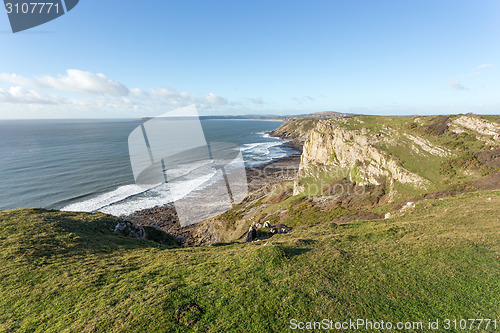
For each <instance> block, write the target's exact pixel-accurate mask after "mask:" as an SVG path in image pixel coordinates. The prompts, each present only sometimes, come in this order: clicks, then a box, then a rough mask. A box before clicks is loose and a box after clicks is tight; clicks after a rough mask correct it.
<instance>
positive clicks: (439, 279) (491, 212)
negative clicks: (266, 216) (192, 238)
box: [0, 191, 500, 332]
mask: <svg viewBox="0 0 500 333" xmlns="http://www.w3.org/2000/svg"><path fill="white" fill-rule="evenodd" d="M499 207H500V192H498V191H494V192H482V193H467V194H462V195H458V196H456V197H447V198H444V199H439V200H425V201H419V202H417V205H416V207H415V208H413V209H412V210H409V211H406V212H405V213H396V214H394V215H393V217H392V218H390V219H387V220H376V221H356V222H352V223H349V224H340V225H339V224H337V223H333V222H326V223H323V224H320V225H315V226H305V227H296V228H294V229H293V230H292V232H291V233H289V234H284V235H277V236H274V237H273V238H271V239H269V240H267V241H258V242H253V243H249V244H242V243H231V244H219V245H217V246H211V247H205V248H168V247H166V246H163V245H159V244H156V243H153V242H149V241H145V240H134V239H127V238H124V237H120V236H116V235H114V234H112V233H111V231H110V228H111V227H112V226H113V224H114V223H116V220H115V219H114V218H112V217H109V216H106V215H102V214H94V215H90V214H84V213H66V212H48V211H43V210H15V211H3V212H0V248H1V249H0V331H2V332H4V331H5V332H10V331H19V332H65V331H66V332H188V331H189V332H192V331H193V332H273V331H275V332H282V331H288V328H289V322H290V320H291V319H297V320H299V321H314V320H322V319H324V318H328V319H331V320H334V321H343V320H348V319H350V318H351V319H356V318H365V319H371V320H379V321H380V320H384V321H392V322H398V321H420V320H421V321H423V322H424V324H425V323H427V321H428V319H434V320H435V319H445V318H450V319H463V318H491V319H497V320H499V319H500V317H499V315H500V218H499V216H500V208H499ZM424 327H425V326H424ZM440 331H444V330H440Z"/></svg>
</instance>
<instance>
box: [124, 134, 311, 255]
mask: <svg viewBox="0 0 500 333" xmlns="http://www.w3.org/2000/svg"><path fill="white" fill-rule="evenodd" d="M293 141H294V140H291V141H288V142H285V143H283V146H288V147H290V148H293V149H294V150H295V151H296V152H297V153H296V154H294V155H292V156H286V157H282V158H279V159H276V160H274V161H271V162H269V163H266V164H263V165H261V166H258V167H247V168H245V171H246V175H247V183H248V195H251V193H252V192H255V191H258V190H259V189H261V188H263V187H264V186H266V185H270V184H274V183H280V182H283V181H287V180H293V179H295V177H296V175H297V172H298V170H299V163H300V158H301V152H302V147H301V145H300V142H293ZM125 219H126V220H128V221H130V222H133V223H135V224H137V225H138V226H151V227H157V228H160V229H161V230H163V231H165V232H167V233H169V234H171V235H173V236H175V237H177V238H178V239H181V240H182V243H183V246H201V245H207V244H211V243H215V242H217V240H216V239H215V236H214V232H213V230H212V228H213V227H212V226H210V225H207V224H206V223H203V222H202V223H198V224H193V225H189V226H185V227H181V226H180V224H179V222H178V218H177V213H176V211H175V207H174V205H173V204H172V203H167V204H165V205H163V206H157V207H153V208H147V209H143V210H139V211H136V212H134V213H133V214H132V215H128V216H125Z"/></svg>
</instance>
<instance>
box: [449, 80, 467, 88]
mask: <svg viewBox="0 0 500 333" xmlns="http://www.w3.org/2000/svg"><path fill="white" fill-rule="evenodd" d="M448 85H449V86H450V88H452V89H455V90H465V87H464V86H463V85H462V83H461V82H460V80H458V79H453V80H450V82H449V83H448Z"/></svg>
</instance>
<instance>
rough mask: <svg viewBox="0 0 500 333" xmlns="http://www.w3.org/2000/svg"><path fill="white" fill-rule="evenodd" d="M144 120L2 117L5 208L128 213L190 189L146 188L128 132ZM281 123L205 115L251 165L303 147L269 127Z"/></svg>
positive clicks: (0, 198)
mask: <svg viewBox="0 0 500 333" xmlns="http://www.w3.org/2000/svg"><path fill="white" fill-rule="evenodd" d="M142 123H143V122H141V121H138V120H136V119H113V120H0V209H1V210H6V209H15V208H34V207H39V208H46V209H58V210H65V211H84V212H94V211H102V212H105V213H108V214H112V215H115V216H121V215H129V214H132V213H133V212H134V211H138V210H141V209H147V208H152V207H155V206H161V205H164V204H166V203H168V202H171V201H173V200H174V199H178V198H179V196H183V195H187V194H188V193H189V192H190V191H191V190H192V188H191V186H194V185H190V184H189V183H186V184H184V185H182V188H179V185H178V184H177V185H176V186H177V188H171V187H169V186H162V187H160V188H158V189H155V190H154V191H148V192H147V193H145V192H144V188H143V187H141V186H139V185H136V184H135V180H134V175H133V172H132V167H131V162H130V156H129V147H128V137H129V135H130V133H131V132H132V131H133V130H134V129H136V128H137V127H138V126H140V125H141V124H142ZM281 124H282V123H281V122H277V121H258V120H255V121H253V120H212V119H211V120H202V121H201V125H202V128H203V131H204V135H205V138H206V141H207V142H231V143H234V144H236V145H238V147H239V149H240V151H241V152H242V155H243V159H244V163H245V166H246V167H257V166H261V165H264V164H267V163H269V162H272V161H273V160H276V159H280V158H283V157H287V156H292V155H296V154H298V152H297V151H295V150H293V149H292V148H290V147H287V146H286V145H283V144H284V143H285V142H286V141H285V140H282V139H279V138H275V137H271V136H270V135H269V134H268V132H269V131H272V130H273V129H275V128H277V127H278V126H280V125H281ZM198 185H199V184H198ZM198 185H197V186H198ZM174 197H175V198H174Z"/></svg>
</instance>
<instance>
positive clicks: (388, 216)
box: [384, 213, 392, 220]
mask: <svg viewBox="0 0 500 333" xmlns="http://www.w3.org/2000/svg"><path fill="white" fill-rule="evenodd" d="M391 216H392V214H391V213H387V214H385V216H384V219H386V220H387V219H389V218H391Z"/></svg>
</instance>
